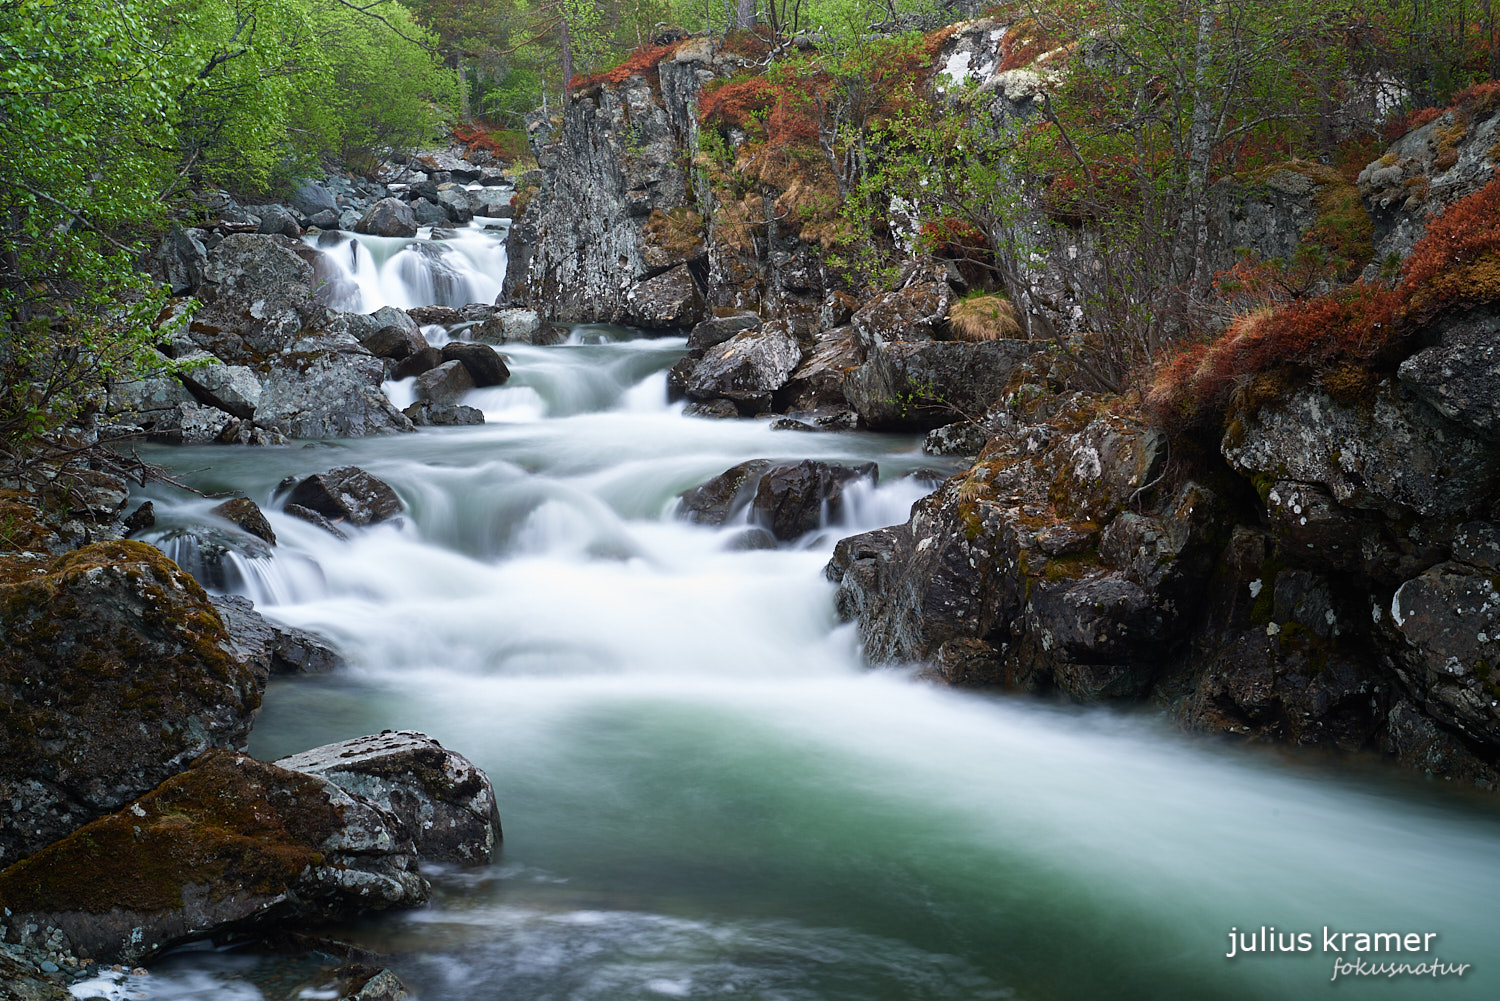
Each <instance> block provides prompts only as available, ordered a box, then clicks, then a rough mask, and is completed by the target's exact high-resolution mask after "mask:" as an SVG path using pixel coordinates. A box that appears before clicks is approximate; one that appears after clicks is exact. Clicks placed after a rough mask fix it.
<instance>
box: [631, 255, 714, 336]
mask: <svg viewBox="0 0 1500 1001" xmlns="http://www.w3.org/2000/svg"><path fill="white" fill-rule="evenodd" d="M702 318H703V294H702V293H701V292H700V291H698V283H697V281H696V280H694V278H693V273H692V272H691V271H689V270H688V267H687V265H686V264H680V265H678V266H677V267H675V268H672V269H671V270H670V271H665V272H663V273H662V274H659V275H657V276H655V277H654V278H647V279H645V280H644V281H639V282H636V283H635V284H634V285H632V286H631V287H630V291H628V292H626V293H625V311H624V316H623V318H622V319H623V322H625V323H628V324H630V325H631V326H635V327H644V328H646V329H647V330H682V329H685V328H687V327H691V326H692V325H693V324H695V323H697V322H698V321H699V320H701V319H702Z"/></svg>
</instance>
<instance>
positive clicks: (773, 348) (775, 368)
mask: <svg viewBox="0 0 1500 1001" xmlns="http://www.w3.org/2000/svg"><path fill="white" fill-rule="evenodd" d="M801 360H802V346H801V345H800V344H799V343H798V342H797V338H796V336H795V335H794V334H793V333H792V331H791V330H790V329H789V328H788V327H787V326H786V324H783V323H768V324H766V325H765V326H764V327H761V328H760V329H758V330H755V329H752V330H745V331H742V332H740V333H738V334H735V335H734V336H733V337H731V338H730V339H729V340H727V341H724V342H723V343H722V344H719V345H717V346H715V347H712V348H710V349H708V351H707V353H706V354H705V355H704V356H703V360H702V361H700V362H698V364H697V365H696V366H695V367H694V368H693V370H692V374H691V375H690V376H689V377H688V379H687V387H686V388H687V395H688V396H690V397H692V398H693V399H695V400H712V399H719V398H723V399H727V400H733V401H734V402H735V403H740V404H747V405H750V406H753V407H757V408H759V409H769V407H770V400H771V394H772V393H774V392H776V390H778V389H780V388H781V387H782V386H784V385H786V382H787V379H789V378H790V377H791V374H792V372H793V371H794V370H795V369H796V367H797V363H798V362H799V361H801Z"/></svg>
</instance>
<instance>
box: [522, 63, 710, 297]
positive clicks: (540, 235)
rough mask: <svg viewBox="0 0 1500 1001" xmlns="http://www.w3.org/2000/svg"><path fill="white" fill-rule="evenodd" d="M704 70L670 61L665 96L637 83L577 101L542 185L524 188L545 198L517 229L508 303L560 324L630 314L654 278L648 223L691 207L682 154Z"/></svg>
mask: <svg viewBox="0 0 1500 1001" xmlns="http://www.w3.org/2000/svg"><path fill="white" fill-rule="evenodd" d="M703 55H704V58H711V56H710V55H709V54H708V53H707V52H704V53H703ZM701 69H703V65H702V64H700V63H693V62H688V63H682V64H675V63H674V64H672V65H671V66H670V67H668V65H667V64H666V63H663V66H662V71H661V72H660V73H659V76H660V79H661V93H660V95H658V94H657V93H656V91H655V89H654V88H653V86H652V84H651V81H650V80H648V79H647V78H646V77H644V76H634V77H631V78H630V79H628V80H626V81H625V82H624V83H622V84H620V85H618V86H606V87H599V88H597V89H593V90H589V91H587V92H585V93H579V94H575V95H574V96H573V97H572V99H571V100H570V101H569V102H568V105H567V108H566V110H565V112H564V116H563V123H562V127H561V129H560V130H558V132H557V133H556V134H555V135H554V136H553V137H552V142H550V143H548V144H547V145H546V146H545V147H544V148H542V149H540V150H539V159H541V160H542V164H543V167H544V168H545V169H546V172H545V180H542V179H540V178H527V177H523V178H521V181H520V183H521V186H523V187H524V186H526V185H529V184H533V183H538V182H540V183H541V190H540V192H539V193H537V194H536V195H535V197H533V198H531V200H530V203H529V204H528V205H527V207H526V209H525V211H524V212H523V213H522V215H521V217H520V218H519V219H517V220H516V225H515V226H514V228H513V229H512V230H511V236H510V251H511V254H510V260H511V264H510V268H509V270H508V272H507V274H506V282H505V295H506V297H507V298H513V299H516V300H519V301H521V302H523V303H524V304H525V305H527V306H530V307H532V308H537V309H544V310H546V311H547V312H548V315H549V316H550V317H551V318H554V319H560V320H570V321H578V322H598V321H617V320H619V319H620V318H621V317H622V316H624V315H625V314H626V312H627V310H628V304H627V301H626V298H627V295H628V294H629V292H630V290H631V289H632V287H634V286H635V285H636V284H637V283H638V282H640V281H642V280H643V279H646V278H648V277H649V275H650V274H651V268H650V266H649V265H648V264H647V254H646V243H647V240H646V237H645V234H644V228H645V224H646V221H647V219H648V218H649V217H650V216H651V213H652V212H653V211H657V210H660V211H663V212H665V211H667V210H670V209H674V208H678V207H681V206H683V205H685V204H686V202H687V185H686V177H685V175H684V172H683V169H682V167H681V165H680V160H679V158H678V156H677V151H678V149H679V148H680V145H679V144H680V143H681V141H682V140H683V139H684V138H686V137H687V136H688V135H690V132H691V130H692V129H693V128H696V121H695V120H694V119H695V115H694V112H693V107H694V105H695V104H696V100H697V93H698V88H699V87H700V86H701V82H702V78H701V77H700V76H699V75H698V71H699V70H701ZM705 73H706V75H708V76H710V77H711V73H707V71H706V70H705ZM692 322H693V321H691V320H689V321H687V322H685V323H684V324H683V325H684V326H690V325H691V323H692Z"/></svg>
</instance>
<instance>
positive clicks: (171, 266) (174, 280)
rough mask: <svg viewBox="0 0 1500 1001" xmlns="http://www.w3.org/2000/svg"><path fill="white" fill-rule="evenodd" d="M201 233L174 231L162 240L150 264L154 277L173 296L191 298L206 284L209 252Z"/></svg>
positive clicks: (188, 230) (177, 229)
mask: <svg viewBox="0 0 1500 1001" xmlns="http://www.w3.org/2000/svg"><path fill="white" fill-rule="evenodd" d="M203 237H204V233H203V231H202V230H200V229H181V228H177V227H174V228H173V229H172V230H171V231H169V232H168V233H167V235H166V236H164V237H162V238H161V242H160V243H159V244H157V246H156V251H155V253H154V254H152V256H151V260H150V261H149V262H148V264H149V266H150V267H151V270H152V273H153V274H155V275H156V276H157V277H159V278H160V279H161V280H162V281H163V282H165V283H166V284H167V285H170V286H171V288H172V294H173V295H190V294H191V293H192V292H193V291H194V290H195V289H197V288H198V286H199V285H201V284H203V276H204V272H205V271H206V270H207V268H208V250H207V248H206V247H204V245H203Z"/></svg>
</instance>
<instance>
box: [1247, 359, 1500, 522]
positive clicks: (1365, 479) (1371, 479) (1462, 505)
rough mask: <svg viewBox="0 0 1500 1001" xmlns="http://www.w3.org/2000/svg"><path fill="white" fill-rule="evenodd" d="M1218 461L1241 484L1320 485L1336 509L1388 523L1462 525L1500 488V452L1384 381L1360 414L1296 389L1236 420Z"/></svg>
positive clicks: (1353, 408) (1322, 396)
mask: <svg viewBox="0 0 1500 1001" xmlns="http://www.w3.org/2000/svg"><path fill="white" fill-rule="evenodd" d="M1223 453H1224V457H1225V458H1226V459H1228V460H1229V463H1230V465H1232V466H1234V468H1236V469H1237V470H1239V471H1240V472H1241V473H1243V474H1244V475H1246V476H1248V477H1254V476H1258V475H1274V476H1277V477H1279V478H1282V479H1288V480H1298V481H1301V482H1304V483H1320V484H1322V485H1323V486H1324V487H1326V488H1327V489H1328V491H1329V493H1330V494H1331V495H1332V496H1333V498H1334V499H1335V500H1336V501H1338V502H1339V503H1340V504H1343V505H1346V506H1349V507H1355V508H1368V509H1376V510H1385V511H1388V512H1391V513H1399V512H1400V511H1402V510H1406V511H1412V512H1415V513H1417V514H1420V515H1424V516H1428V517H1433V516H1444V515H1461V514H1464V513H1467V512H1469V511H1471V510H1473V509H1474V508H1476V506H1478V505H1479V504H1481V503H1482V502H1484V501H1487V500H1488V499H1489V498H1491V497H1492V496H1493V495H1494V489H1495V487H1496V485H1497V484H1500V452H1496V450H1495V449H1494V448H1493V447H1491V446H1490V444H1489V443H1488V442H1485V441H1483V440H1481V439H1479V438H1477V437H1474V436H1473V435H1472V434H1470V433H1468V432H1467V431H1466V430H1465V429H1464V428H1462V427H1461V426H1459V425H1456V424H1453V423H1451V422H1449V421H1447V420H1445V419H1444V418H1442V417H1441V416H1439V415H1438V414H1436V413H1434V412H1433V411H1432V410H1431V408H1429V407H1428V406H1427V405H1426V404H1425V403H1422V402H1421V401H1420V400H1415V399H1411V398H1410V397H1408V396H1407V395H1406V394H1405V393H1403V392H1402V391H1401V390H1400V389H1399V387H1397V386H1395V385H1393V383H1392V382H1391V381H1390V380H1387V381H1385V382H1383V383H1381V385H1380V386H1379V387H1378V388H1377V390H1376V392H1375V393H1374V394H1373V399H1372V400H1371V401H1369V402H1368V403H1366V404H1363V405H1359V406H1355V405H1351V404H1345V403H1341V402H1338V401H1336V400H1334V399H1332V398H1331V397H1329V396H1328V395H1326V394H1324V393H1323V392H1321V391H1319V390H1316V389H1312V388H1302V389H1299V390H1296V391H1295V392H1293V393H1291V394H1289V395H1288V396H1286V397H1284V398H1282V399H1279V400H1277V401H1276V402H1275V403H1272V404H1268V405H1266V406H1264V407H1262V408H1261V409H1259V410H1258V411H1256V412H1255V413H1253V414H1240V415H1237V416H1236V417H1235V418H1234V420H1233V421H1232V423H1231V425H1230V428H1229V431H1228V433H1226V435H1225V437H1224V443H1223Z"/></svg>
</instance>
